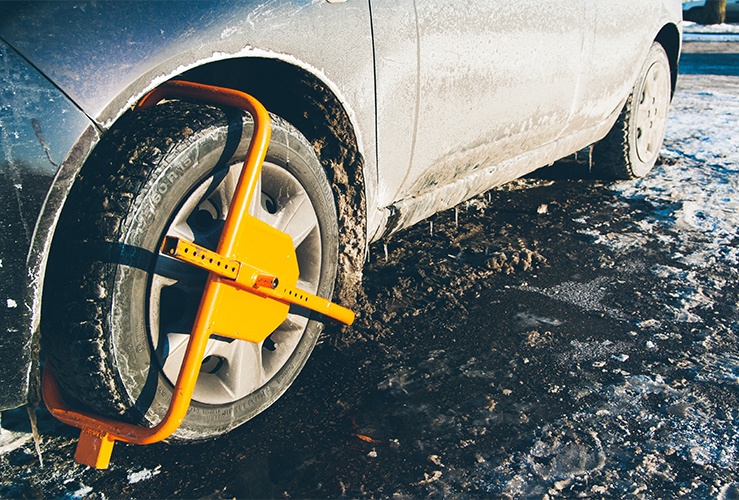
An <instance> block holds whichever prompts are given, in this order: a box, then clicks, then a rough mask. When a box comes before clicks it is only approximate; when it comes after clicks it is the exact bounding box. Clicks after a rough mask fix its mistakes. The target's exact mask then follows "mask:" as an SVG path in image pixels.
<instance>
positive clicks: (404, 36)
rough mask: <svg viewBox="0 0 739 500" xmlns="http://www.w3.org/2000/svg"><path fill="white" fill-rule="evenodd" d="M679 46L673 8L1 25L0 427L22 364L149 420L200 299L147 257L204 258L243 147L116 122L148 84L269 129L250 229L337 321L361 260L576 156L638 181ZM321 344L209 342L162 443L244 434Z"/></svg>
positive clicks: (162, 404)
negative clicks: (264, 228)
mask: <svg viewBox="0 0 739 500" xmlns="http://www.w3.org/2000/svg"><path fill="white" fill-rule="evenodd" d="M681 23H682V21H681V2H680V1H679V0H621V1H617V2H615V1H601V0H598V1H593V0H550V1H542V0H519V1H516V2H512V1H503V0H466V1H455V0H451V1H444V2H442V1H437V0H392V1H385V0H268V1H264V0H262V1H252V0H246V1H245V0H239V1H236V0H224V1H219V2H210V1H187V2H171V3H167V2H161V1H152V2H146V1H139V2H123V1H121V2H115V1H103V2H101V1H96V2H95V1H90V2H85V1H81V2H71V1H64V2H9V1H4V2H1V3H0V70H1V73H0V74H1V76H0V78H2V87H1V88H0V129H1V131H0V179H1V180H2V182H1V183H0V199H1V201H2V207H3V210H2V213H1V214H0V226H1V227H2V228H3V229H2V231H0V290H1V291H2V294H0V297H1V298H2V301H3V302H2V303H3V304H5V305H6V308H5V312H4V314H3V315H2V322H3V324H2V333H0V357H1V358H2V360H1V361H0V379H1V380H2V383H0V408H12V407H17V406H20V405H24V404H26V403H29V402H34V401H36V400H37V398H38V395H37V387H38V383H37V380H38V377H39V375H38V372H39V369H38V367H39V345H41V346H43V353H44V356H45V358H46V359H47V362H48V363H49V364H50V365H51V366H52V367H53V371H54V372H55V373H56V376H57V378H58V380H59V382H60V384H61V386H62V388H63V389H64V391H65V394H66V395H67V396H71V397H72V398H73V400H74V401H75V402H76V404H78V405H81V406H85V407H88V408H90V409H92V410H93V411H94V412H96V413H102V414H105V415H113V416H123V418H125V419H127V420H129V421H134V422H143V423H145V424H152V423H155V422H157V421H159V419H161V418H162V415H163V413H164V412H165V411H166V408H167V405H168V404H169V400H170V398H171V396H172V387H173V383H174V380H175V379H176V378H177V374H178V371H179V366H180V361H181V360H182V358H183V356H184V350H185V348H186V345H187V342H188V338H189V335H190V330H191V328H192V324H193V318H194V315H195V312H196V311H197V309H198V304H199V300H200V296H201V294H202V290H203V286H204V283H205V279H206V275H207V273H206V272H204V271H202V270H198V269H196V268H192V267H188V266H185V265H182V264H180V263H179V262H177V261H174V260H173V259H170V258H169V257H166V256H164V255H162V254H160V253H159V250H158V249H159V248H160V245H161V242H162V239H163V238H164V237H165V236H167V235H169V236H179V237H182V238H185V239H188V240H191V241H194V242H195V243H198V244H200V245H202V246H205V247H208V248H213V247H214V245H215V244H216V243H217V241H218V237H219V235H220V232H221V230H222V228H223V221H224V219H225V217H226V215H227V214H228V212H229V207H230V202H231V197H232V196H233V189H234V185H235V183H236V179H237V178H238V174H239V171H240V168H241V166H240V165H241V162H242V161H243V159H244V155H245V154H246V153H245V151H246V145H247V144H248V142H249V140H250V138H251V135H252V132H253V123H252V119H251V117H250V116H249V115H248V114H245V113H242V112H240V111H237V110H234V109H229V108H221V107H215V106H210V105H208V104H205V103H203V102H197V101H187V100H177V99H170V100H165V101H163V102H162V103H160V104H159V105H157V106H154V107H151V108H148V109H143V110H141V109H134V105H135V104H136V103H137V102H138V101H139V100H140V99H141V98H142V97H143V96H144V95H146V94H147V93H148V92H150V91H151V90H153V89H156V88H158V87H159V86H160V85H162V84H163V83H165V82H168V81H171V80H184V81H191V82H197V83H201V84H208V85H214V86H218V87H225V88H228V89H236V90H240V91H243V92H246V93H249V94H251V95H253V96H254V97H256V98H257V99H258V100H259V101H260V102H262V103H263V104H264V105H265V107H266V108H267V109H268V110H269V111H270V113H272V126H273V135H272V142H271V144H270V147H269V151H268V152H267V158H266V161H265V164H264V168H263V173H262V178H261V181H260V185H259V192H260V196H259V197H258V199H257V201H256V202H255V203H253V204H252V207H251V210H252V214H253V215H254V216H256V217H258V218H259V219H261V220H263V221H265V222H267V223H268V224H270V225H272V226H274V227H276V228H278V229H279V230H280V231H283V232H285V233H287V234H288V235H290V237H291V238H292V240H293V243H294V246H295V249H296V256H297V260H298V264H299V267H300V278H299V282H298V283H299V285H300V287H301V288H302V289H304V290H307V291H309V292H311V293H314V294H317V295H320V296H323V297H325V298H331V297H333V300H335V301H336V302H339V303H341V304H344V305H347V306H352V298H353V297H354V295H353V294H354V293H355V292H356V290H357V287H358V286H361V276H362V265H363V262H364V260H365V255H366V252H367V247H368V244H369V243H370V242H373V241H376V240H378V239H380V238H383V237H385V236H387V235H389V234H391V233H393V232H395V231H398V230H400V229H402V228H405V227H408V226H410V225H412V224H415V223H416V222H418V221H420V220H423V219H424V218H426V217H428V216H430V215H432V214H434V213H436V212H439V211H441V210H445V209H447V208H450V207H453V206H455V205H456V204H458V203H460V202H462V201H464V200H467V199H469V198H471V197H473V196H475V195H478V194H480V193H482V192H484V191H486V190H489V189H490V188H492V187H494V186H498V185H501V184H503V183H505V182H508V181H510V180H512V179H515V178H517V177H520V176H522V175H525V174H527V173H529V172H531V171H533V170H535V169H537V168H539V167H541V166H543V165H546V164H549V163H551V162H554V161H555V160H557V159H559V158H562V157H564V156H567V155H569V154H571V153H573V152H575V151H578V150H580V149H582V148H585V147H587V146H589V145H594V147H593V158H594V165H593V170H594V172H595V173H596V174H598V175H601V176H603V177H608V178H633V177H639V176H643V175H646V174H647V173H648V172H649V170H650V169H651V168H652V166H653V165H654V163H655V160H656V158H657V156H658V154H659V150H660V146H661V143H662V138H663V134H664V131H665V126H666V120H667V112H668V107H669V104H670V99H671V96H672V93H673V91H674V89H675V82H676V77H677V64H678V58H679V54H680V48H681V30H682V28H681ZM265 245H269V242H265ZM234 314H238V311H234ZM249 321H250V318H249V317H244V318H243V322H244V325H245V326H244V327H245V328H248V325H249ZM321 330H322V321H321V318H320V317H317V316H315V315H313V316H311V315H310V314H309V313H308V312H307V311H306V310H303V309H300V308H294V309H292V310H291V311H290V314H289V316H288V319H287V320H286V321H285V322H284V323H282V324H281V325H280V326H279V327H278V328H277V329H276V330H275V331H274V332H273V333H272V334H271V335H269V337H268V338H267V339H266V340H265V341H264V342H260V343H252V342H244V341H234V340H233V339H228V338H221V337H218V336H214V337H213V338H211V340H210V341H209V344H208V347H207V350H206V356H205V358H204V359H203V360H202V364H201V368H200V374H199V378H198V382H197V385H196V387H195V391H194V395H193V402H192V407H191V410H190V412H189V413H188V415H187V417H186V419H185V421H184V422H183V424H182V426H181V427H180V428H179V430H178V431H177V434H176V437H179V438H182V439H198V438H207V437H210V436H214V435H217V434H220V433H224V432H227V431H228V430H230V429H232V428H233V427H235V426H237V425H239V424H241V423H243V422H245V421H246V420H248V419H249V418H251V417H253V416H254V415H256V414H258V413H259V412H261V411H263V410H264V409H265V408H266V407H267V406H269V405H270V404H271V403H272V402H274V401H275V400H276V399H277V398H279V397H280V395H281V394H283V393H284V391H285V390H286V389H287V388H288V386H289V385H290V384H291V383H292V381H293V380H294V379H295V377H296V376H297V374H298V372H299V371H300V369H301V368H302V366H303V365H304V363H305V362H306V360H307V358H308V356H309V355H310V353H311V350H312V348H313V346H314V345H315V343H316V340H317V338H318V336H319V334H320V332H321Z"/></svg>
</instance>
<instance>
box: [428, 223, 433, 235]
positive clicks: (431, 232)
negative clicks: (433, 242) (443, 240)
mask: <svg viewBox="0 0 739 500" xmlns="http://www.w3.org/2000/svg"><path fill="white" fill-rule="evenodd" d="M429 234H430V235H431V236H433V235H434V221H432V220H430V221H429Z"/></svg>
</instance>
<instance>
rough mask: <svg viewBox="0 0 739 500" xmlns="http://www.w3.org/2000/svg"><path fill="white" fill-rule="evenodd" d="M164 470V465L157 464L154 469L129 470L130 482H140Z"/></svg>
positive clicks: (128, 477)
mask: <svg viewBox="0 0 739 500" xmlns="http://www.w3.org/2000/svg"><path fill="white" fill-rule="evenodd" d="M161 471H162V466H161V465H157V466H156V468H155V469H154V470H150V469H142V470H140V471H137V472H133V471H128V476H127V479H128V484H135V483H140V482H141V481H146V480H149V479H151V478H152V477H154V476H156V475H158V474H159V473H160V472H161Z"/></svg>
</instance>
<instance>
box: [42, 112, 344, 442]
mask: <svg viewBox="0 0 739 500" xmlns="http://www.w3.org/2000/svg"><path fill="white" fill-rule="evenodd" d="M252 132H253V123H252V121H251V117H250V116H249V115H247V114H242V113H240V112H236V111H233V110H228V111H224V110H221V109H218V108H213V107H209V106H204V105H197V104H192V103H186V102H177V101H175V102H167V103H165V104H160V105H158V106H155V107H153V108H151V109H146V110H142V111H136V112H134V113H131V114H130V115H128V116H126V117H125V118H124V119H123V123H122V124H121V126H119V127H116V129H115V130H114V131H112V132H110V133H109V135H108V136H106V139H105V142H104V143H102V144H100V145H99V146H98V147H97V148H96V149H95V152H94V153H93V155H92V157H91V159H90V160H89V161H88V163H87V164H86V166H85V168H84V169H83V173H84V175H83V176H82V177H81V178H80V179H79V180H78V182H76V183H75V186H74V188H73V190H72V192H71V193H70V198H69V199H68V201H67V204H66V206H65V209H64V212H63V214H62V219H61V220H60V224H59V227H58V230H57V232H56V236H55V240H54V243H53V247H52V254H51V256H50V263H49V268H48V269H49V270H50V272H49V275H48V278H47V286H46V287H45V290H46V293H45V297H44V311H43V324H44V332H43V339H44V348H45V349H46V351H47V355H48V357H49V362H51V364H52V366H53V368H54V371H55V373H56V374H57V378H58V379H59V382H60V385H61V386H62V388H63V390H64V391H65V393H66V395H67V396H68V397H69V396H71V397H72V398H73V399H74V400H76V401H77V403H78V404H82V405H84V406H86V407H89V408H90V409H92V410H93V411H95V412H99V413H102V414H104V415H110V416H116V417H119V418H120V417H121V416H122V417H124V419H126V420H128V421H132V422H140V423H143V424H144V425H153V424H156V423H157V422H159V420H160V419H161V418H162V417H163V416H164V414H165V413H166V410H167V407H168V404H169V401H170V399H171V395H172V390H173V385H174V382H175V381H176V378H177V373H178V371H179V365H180V362H181V359H182V357H183V356H184V352H183V351H184V346H185V345H186V343H187V339H188V338H189V331H190V329H191V327H192V324H193V322H194V318H195V312H196V310H197V307H198V304H199V301H200V296H201V295H202V291H203V287H204V283H205V278H206V273H205V272H203V271H200V270H198V269H196V268H194V267H191V266H189V265H187V264H182V263H179V262H178V261H175V260H173V259H170V258H168V257H166V256H163V255H160V254H159V252H158V248H159V247H160V245H161V242H162V239H163V237H164V236H165V235H176V236H181V237H184V238H187V239H190V240H194V241H195V242H196V243H198V244H201V245H203V246H206V247H208V248H212V249H214V248H215V247H216V244H217V242H218V239H219V236H220V233H221V230H222V226H223V221H224V219H225V216H226V214H227V213H228V204H229V201H230V199H231V197H232V195H233V189H234V187H235V184H236V181H237V179H238V174H239V172H240V171H241V168H242V162H243V159H244V156H245V154H246V148H247V146H248V144H249V140H250V139H251V135H252ZM260 191H261V196H255V197H254V198H255V202H253V203H252V206H251V208H250V212H251V213H252V214H253V215H255V216H257V217H258V218H260V219H262V220H264V221H266V222H268V223H269V224H270V225H273V226H274V227H277V228H279V229H281V230H283V231H285V232H287V233H288V234H290V235H291V236H293V240H294V242H295V243H296V254H297V257H298V265H299V267H300V278H299V281H298V286H299V287H301V288H304V289H305V290H307V291H309V292H312V293H315V294H317V295H320V296H322V297H325V298H330V297H331V294H332V292H333V285H334V282H335V279H336V270H337V261H338V226H337V215H336V208H335V204H334V200H333V196H332V192H331V188H330V186H329V183H328V180H327V178H326V175H325V173H324V171H323V169H322V167H321V165H320V163H319V161H318V158H317V157H316V154H315V151H314V150H313V148H312V147H311V145H310V144H309V143H308V141H307V140H306V139H305V138H304V137H303V136H302V135H301V134H300V132H298V131H297V130H296V129H295V128H293V127H292V126H291V125H290V124H288V123H287V122H285V121H284V120H282V119H280V118H278V117H275V116H273V117H272V140H271V143H270V146H269V149H268V152H267V157H266V160H265V163H264V167H263V170H262V179H261V184H260V186H259V188H258V192H260ZM245 321H248V318H246V319H245ZM321 330H322V325H321V324H320V323H318V322H316V321H315V320H312V319H309V317H308V312H306V311H305V310H303V309H298V308H292V309H291V310H290V315H289V317H288V319H287V320H286V321H285V323H283V324H282V325H281V326H280V327H279V328H278V329H277V330H275V332H273V333H272V334H271V335H270V337H269V338H268V339H267V340H265V341H264V342H263V343H262V344H259V345H257V344H252V343H249V342H245V341H238V340H232V339H225V338H219V337H217V336H213V337H211V339H210V341H209V343H208V350H207V352H206V354H207V357H206V358H205V359H204V361H203V364H202V367H201V372H200V375H199V377H198V382H197V385H196V387H195V392H194V395H193V402H192V404H191V408H190V410H189V411H188V414H187V417H186V418H185V421H184V422H183V424H182V425H181V427H180V428H179V430H178V431H177V432H176V433H175V435H174V438H176V439H186V440H191V439H203V438H209V437H212V436H216V435H219V434H222V433H225V432H227V431H229V430H231V429H232V428H234V427H236V426H238V425H240V424H242V423H243V422H245V421H247V420H249V419H250V418H252V417H254V416H255V415H257V414H258V413H260V412H261V411H263V410H264V409H265V408H267V407H268V406H269V405H270V404H272V403H273V402H274V401H276V400H277V399H278V398H279V397H280V396H281V395H282V394H283V393H284V392H285V391H286V390H287V388H288V387H289V386H290V384H291V383H292V382H293V381H294V380H295V378H296V377H297V375H298V373H299V371H300V370H301V369H302V367H303V365H304V364H305V362H306V360H307V358H308V357H309V355H310V353H311V351H312V349H313V347H314V345H315V343H316V341H317V339H318V336H319V334H320V332H321Z"/></svg>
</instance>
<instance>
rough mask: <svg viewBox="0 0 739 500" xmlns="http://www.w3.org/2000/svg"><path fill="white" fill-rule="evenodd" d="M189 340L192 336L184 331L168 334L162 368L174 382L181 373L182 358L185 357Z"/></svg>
mask: <svg viewBox="0 0 739 500" xmlns="http://www.w3.org/2000/svg"><path fill="white" fill-rule="evenodd" d="M189 341H190V336H189V335H187V334H184V333H170V334H169V335H167V353H166V358H165V360H164V366H163V367H162V370H163V371H164V374H165V375H166V376H167V378H168V379H169V380H170V382H172V383H173V384H174V383H175V382H176V381H177V377H178V376H179V374H180V368H181V367H182V360H183V359H185V353H186V352H187V343H188V342H189Z"/></svg>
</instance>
